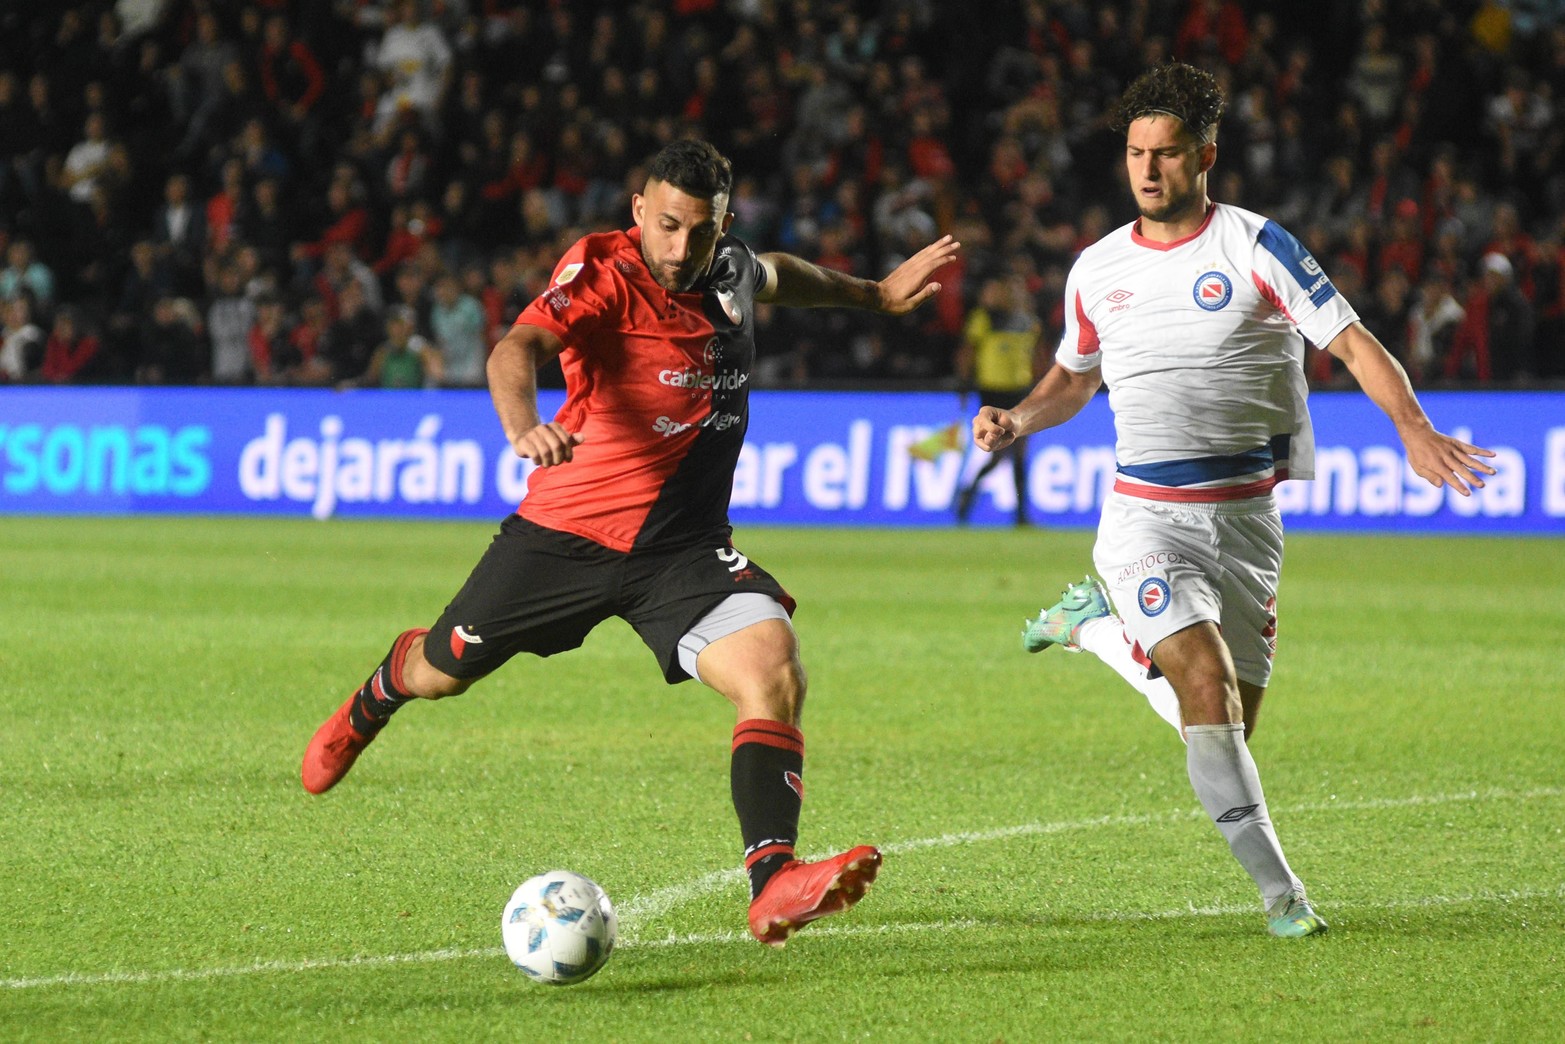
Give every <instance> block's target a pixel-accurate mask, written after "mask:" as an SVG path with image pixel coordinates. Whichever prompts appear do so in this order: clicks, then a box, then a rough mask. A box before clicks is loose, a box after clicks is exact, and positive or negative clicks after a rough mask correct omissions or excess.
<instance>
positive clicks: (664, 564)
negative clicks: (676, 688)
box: [424, 515, 794, 684]
mask: <svg viewBox="0 0 1565 1044" xmlns="http://www.w3.org/2000/svg"><path fill="white" fill-rule="evenodd" d="M745 591H754V592H758V593H760V594H765V595H769V596H771V597H772V598H774V599H776V600H777V601H778V602H779V603H780V604H781V605H782V606H783V607H784V608H785V609H787V611H788V613H789V614H790V615H791V614H792V613H793V609H794V602H793V599H792V598H790V597H788V593H787V592H786V591H784V590H783V588H782V586H781V585H780V584H778V582H777V581H776V580H774V579H773V578H772V576H771V574H770V573H768V572H767V571H766V570H764V569H762V568H761V567H760V566H758V565H756V564H755V563H754V562H752V561H750V560H749V558H747V557H746V556H745V555H744V554H742V553H741V552H739V551H737V550H736V549H735V548H734V547H733V546H732V545H731V544H730V543H729V542H728V541H727V540H726V539H721V538H714V539H712V540H710V541H706V542H701V543H694V544H691V545H688V546H685V547H680V548H676V549H673V550H669V551H632V552H628V553H627V552H623V551H615V550H612V549H610V548H606V547H604V546H603V545H602V544H598V543H594V542H593V541H591V540H588V539H586V538H585V537H579V536H576V535H574V534H572V533H563V532H560V531H559V530H555V529H548V528H546V527H544V526H540V525H537V524H536V523H533V522H529V521H528V520H526V519H524V518H522V517H521V516H519V515H511V516H510V517H509V518H507V519H506V520H505V521H504V522H503V523H501V525H500V532H499V533H497V534H495V538H494V540H493V541H492V542H491V543H490V545H489V549H488V550H487V551H485V552H484V555H483V557H482V558H481V559H479V561H478V565H477V566H475V567H474V568H473V572H472V574H471V575H469V576H468V578H467V583H465V584H463V585H462V589H461V590H460V591H458V592H457V595H456V597H455V598H454V599H452V601H451V604H450V605H448V606H446V609H445V612H443V613H441V614H440V619H439V620H438V621H436V623H435V626H434V627H432V628H430V631H429V636H428V637H427V638H426V639H425V640H424V656H425V658H427V659H428V660H429V662H430V663H431V664H433V665H434V666H435V667H436V668H437V669H439V670H442V671H444V672H445V673H447V674H449V675H451V676H452V677H454V678H468V679H474V678H481V677H483V676H484V675H486V674H489V673H490V672H491V671H493V670H495V669H496V668H498V667H499V666H500V665H501V664H503V663H505V661H507V660H509V659H510V658H511V657H513V656H515V655H516V654H517V653H522V652H527V653H532V654H534V655H535V656H553V655H554V654H555V653H558V652H565V651H567V650H569V649H575V648H577V647H578V646H580V645H581V643H582V642H583V641H584V640H585V639H586V637H587V633H588V632H589V631H591V630H592V629H593V628H594V627H596V626H597V625H598V624H600V623H602V622H603V621H604V620H607V619H609V618H610V617H612V616H617V617H620V618H621V619H623V620H625V621H626V622H627V623H629V624H630V625H631V627H633V628H635V630H636V633H637V634H638V635H640V636H641V640H642V641H643V642H645V643H646V645H647V648H649V649H651V650H652V652H653V654H654V655H655V656H657V659H658V664H659V665H660V666H661V667H662V668H663V677H664V678H666V679H667V680H668V682H669V684H674V683H675V682H681V681H684V680H685V679H687V678H688V677H690V676H689V675H688V674H686V673H685V670H684V668H683V667H681V666H680V665H679V640H680V639H681V638H683V637H684V636H685V633H686V632H687V631H689V630H690V628H691V627H692V626H694V624H695V623H696V621H698V620H700V619H701V617H703V616H705V615H706V614H707V613H708V612H709V611H710V610H711V609H713V608H714V607H715V606H717V605H718V603H720V602H722V601H723V599H725V598H727V597H728V596H729V595H731V594H739V593H741V592H745Z"/></svg>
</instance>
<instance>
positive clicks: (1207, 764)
mask: <svg viewBox="0 0 1565 1044" xmlns="http://www.w3.org/2000/svg"><path fill="white" fill-rule="evenodd" d="M1185 742H1186V743H1187V744H1188V745H1189V750H1188V751H1187V752H1186V755H1185V763H1186V766H1187V767H1188V768H1189V770H1190V784H1191V786H1193V787H1195V793H1196V797H1198V798H1200V799H1201V807H1202V808H1204V809H1206V814H1207V815H1209V816H1211V817H1212V821H1213V822H1215V823H1216V824H1217V829H1218V830H1221V831H1222V833H1223V837H1224V838H1226V839H1227V840H1228V848H1229V850H1230V851H1232V852H1233V854H1234V858H1235V859H1237V860H1239V865H1240V866H1242V867H1244V869H1245V872H1246V873H1248V874H1249V875H1250V877H1251V878H1253V879H1254V881H1255V884H1256V887H1258V888H1259V889H1260V890H1261V901H1262V902H1263V903H1265V904H1266V908H1267V909H1268V910H1269V909H1271V906H1272V904H1273V903H1275V902H1276V901H1277V900H1278V899H1281V898H1282V897H1283V896H1285V895H1288V894H1290V893H1291V894H1295V895H1303V894H1304V885H1303V884H1302V883H1300V881H1299V879H1298V878H1297V877H1295V876H1294V875H1293V871H1292V870H1290V869H1289V868H1288V860H1287V859H1286V858H1284V857H1283V854H1282V845H1281V844H1280V843H1279V842H1278V841H1277V832H1276V831H1275V830H1273V829H1272V820H1271V815H1270V813H1268V812H1267V811H1266V796H1265V795H1264V794H1263V793H1261V777H1260V774H1259V773H1257V772H1256V770H1255V761H1254V759H1253V758H1251V757H1250V748H1249V747H1248V746H1247V745H1246V744H1245V742H1244V726H1243V725H1242V724H1233V725H1188V726H1186V727H1185Z"/></svg>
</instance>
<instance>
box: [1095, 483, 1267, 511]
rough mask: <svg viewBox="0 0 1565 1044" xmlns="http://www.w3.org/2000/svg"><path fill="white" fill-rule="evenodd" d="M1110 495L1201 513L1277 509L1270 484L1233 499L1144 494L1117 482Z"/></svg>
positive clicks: (1139, 502) (1146, 504)
mask: <svg viewBox="0 0 1565 1044" xmlns="http://www.w3.org/2000/svg"><path fill="white" fill-rule="evenodd" d="M1138 489H1139V487H1138ZM1192 492H1193V491H1192ZM1109 496H1110V497H1111V498H1113V499H1116V500H1119V501H1121V502H1123V503H1126V504H1141V505H1144V506H1150V505H1153V504H1158V505H1166V506H1168V507H1177V508H1178V509H1179V510H1181V511H1191V512H1194V513H1196V514H1200V515H1264V514H1268V513H1271V512H1275V511H1276V510H1277V498H1276V497H1275V496H1273V495H1272V491H1271V487H1270V486H1268V487H1267V488H1266V489H1264V490H1262V491H1261V492H1259V493H1256V494H1254V495H1251V496H1245V497H1238V498H1235V499H1233V500H1183V499H1181V500H1175V499H1172V498H1163V497H1148V496H1143V495H1141V494H1140V493H1139V492H1136V491H1127V490H1124V489H1121V488H1120V483H1118V482H1116V483H1114V491H1113V492H1112V493H1110V494H1109Z"/></svg>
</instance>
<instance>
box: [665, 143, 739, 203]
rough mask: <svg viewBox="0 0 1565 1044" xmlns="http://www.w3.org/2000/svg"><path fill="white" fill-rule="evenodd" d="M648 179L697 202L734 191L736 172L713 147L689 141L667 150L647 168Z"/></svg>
mask: <svg viewBox="0 0 1565 1044" xmlns="http://www.w3.org/2000/svg"><path fill="white" fill-rule="evenodd" d="M647 177H648V178H649V179H650V180H653V181H666V182H668V183H669V184H670V185H672V186H674V187H675V188H677V189H678V190H679V191H681V192H683V193H685V194H686V195H690V196H694V197H695V198H696V199H716V198H717V197H718V196H724V197H726V196H728V194H729V191H730V190H731V189H732V188H733V183H734V169H733V165H732V164H730V163H729V162H728V158H727V157H725V156H724V155H723V154H722V153H721V152H718V151H717V149H716V147H714V146H713V145H711V144H710V143H708V142H704V141H696V140H693V139H688V138H687V139H681V140H679V141H671V142H669V143H668V144H667V145H665V146H663V148H662V149H661V150H659V152H658V154H657V155H656V156H653V157H652V162H651V163H649V164H648V165H647Z"/></svg>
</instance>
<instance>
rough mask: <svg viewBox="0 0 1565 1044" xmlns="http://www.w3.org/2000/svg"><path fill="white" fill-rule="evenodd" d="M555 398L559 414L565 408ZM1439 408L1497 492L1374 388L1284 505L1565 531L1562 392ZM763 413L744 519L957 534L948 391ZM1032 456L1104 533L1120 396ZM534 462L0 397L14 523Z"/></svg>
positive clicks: (1342, 515) (1330, 517)
mask: <svg viewBox="0 0 1565 1044" xmlns="http://www.w3.org/2000/svg"><path fill="white" fill-rule="evenodd" d="M540 398H541V400H542V401H541V403H540V405H541V406H542V408H543V409H544V411H545V413H546V414H548V413H550V412H552V411H553V410H554V409H556V408H557V407H558V406H559V403H560V401H561V400H560V393H558V392H544V393H543V394H542V395H541V397H540ZM1421 400H1422V401H1423V403H1424V406H1425V408H1426V410H1427V411H1428V412H1429V414H1430V416H1431V418H1432V419H1433V420H1434V422H1435V425H1436V426H1437V427H1439V428H1441V429H1442V430H1444V431H1446V432H1449V433H1452V434H1455V435H1458V436H1460V437H1462V438H1467V439H1469V440H1470V441H1473V442H1476V443H1477V444H1479V445H1484V446H1488V447H1490V448H1491V449H1494V450H1496V451H1497V452H1498V454H1499V456H1498V457H1497V458H1496V461H1495V464H1496V466H1497V467H1498V468H1499V474H1498V475H1497V476H1495V477H1494V478H1493V479H1491V480H1490V481H1489V483H1488V485H1487V488H1485V489H1484V490H1482V491H1480V492H1479V493H1478V495H1477V496H1475V497H1472V498H1463V497H1460V496H1457V495H1456V494H1454V493H1452V492H1450V491H1448V490H1440V489H1434V488H1432V487H1430V486H1428V485H1427V484H1426V483H1424V482H1423V481H1422V480H1420V479H1418V478H1417V477H1416V476H1414V475H1413V474H1412V472H1411V470H1410V469H1409V468H1408V466H1407V462H1406V460H1405V458H1404V457H1403V455H1402V448H1401V444H1400V443H1399V442H1398V441H1397V438H1396V433H1395V431H1394V430H1393V429H1392V426H1391V424H1390V422H1389V421H1388V420H1387V419H1386V418H1385V417H1384V416H1383V415H1382V414H1381V413H1380V412H1379V411H1378V410H1377V409H1376V408H1375V407H1374V405H1373V404H1371V403H1370V402H1369V401H1368V400H1367V399H1366V398H1365V397H1364V396H1363V395H1360V394H1357V393H1349V392H1328V393H1318V394H1316V395H1314V396H1313V397H1312V398H1311V400H1310V407H1311V413H1312V415H1313V416H1314V420H1315V435H1316V442H1317V446H1318V448H1317V452H1316V458H1317V460H1316V474H1317V478H1316V479H1315V480H1313V481H1310V482H1300V481H1293V482H1287V483H1284V484H1283V485H1281V486H1279V487H1278V490H1277V495H1278V499H1279V502H1280V504H1281V506H1282V510H1283V512H1284V513H1285V515H1286V516H1287V517H1288V524H1289V527H1290V528H1291V529H1294V530H1305V529H1327V530H1383V531H1397V532H1444V533H1495V534H1498V533H1512V534H1513V533H1539V534H1553V535H1565V393H1558V392H1490V393H1482V392H1426V393H1424V394H1423V395H1422V396H1421ZM750 405H751V423H750V428H749V432H748V434H747V437H746V441H745V447H744V451H743V453H742V454H741V457H740V460H739V467H738V469H737V471H736V473H735V476H734V490H733V511H732V514H733V518H734V521H735V522H736V523H739V524H745V523H750V524H779V525H876V526H906V525H943V524H948V523H950V522H951V521H952V514H951V505H952V502H953V500H954V497H955V494H956V491H957V489H959V488H960V486H961V484H962V483H963V481H964V480H966V479H967V477H968V476H971V475H972V474H974V473H975V472H976V471H977V469H978V468H979V467H980V466H981V465H982V463H983V456H982V455H981V454H979V453H977V452H976V451H974V450H972V449H971V448H970V447H969V448H966V449H958V450H952V451H949V452H937V453H935V454H933V459H929V460H925V459H920V458H919V457H917V456H915V455H914V454H913V453H910V452H909V449H910V447H913V446H914V445H915V444H917V443H920V442H921V441H924V440H926V439H928V438H929V436H931V435H932V434H936V433H939V432H940V431H941V430H942V429H952V428H953V426H954V434H956V435H957V436H958V438H959V441H961V442H962V443H964V444H965V442H966V432H967V419H968V417H969V413H970V405H971V404H970V403H964V401H963V400H962V398H961V397H960V396H958V395H957V394H955V393H952V392H908V393H901V392H810V391H756V392H754V393H752V395H751V398H750ZM936 441H938V440H936ZM1028 457H1029V460H1028V469H1027V475H1026V494H1027V498H1028V502H1029V506H1030V511H1031V514H1032V517H1033V519H1034V520H1035V521H1038V522H1040V523H1044V524H1049V525H1061V526H1090V525H1094V524H1095V523H1096V520H1097V511H1098V507H1099V505H1100V504H1101V503H1102V501H1103V497H1104V495H1105V494H1106V492H1107V490H1108V488H1109V487H1110V485H1111V484H1112V482H1113V474H1114V437H1113V422H1112V418H1111V417H1110V415H1109V411H1108V408H1107V402H1106V400H1105V399H1104V397H1103V396H1101V395H1100V396H1098V397H1096V398H1095V399H1093V401H1092V402H1091V403H1090V404H1089V405H1088V406H1087V408H1086V409H1085V410H1083V411H1082V414H1081V415H1080V416H1078V417H1077V418H1075V419H1074V420H1072V421H1071V422H1070V423H1069V424H1066V425H1064V426H1063V427H1060V428H1057V429H1054V430H1051V431H1048V432H1045V433H1043V434H1041V435H1038V436H1035V437H1033V439H1031V440H1030V445H1029V447H1028ZM530 469H531V465H530V463H529V462H527V461H524V460H521V459H519V458H517V457H516V456H515V455H514V454H513V453H511V451H510V448H509V446H508V445H507V444H506V441H505V438H504V436H503V435H502V434H501V432H500V426H499V424H498V422H497V421H496V419H495V416H494V412H493V409H492V408H491V406H490V404H489V398H488V396H487V395H486V394H485V393H483V392H478V391H439V392H437V391H409V392H393V391H352V392H335V391H328V390H268V389H213V388H205V389H201V388H38V387H14V388H0V513H11V514H22V513H28V514H247V515H299V516H311V515H313V516H314V517H316V518H323V519H324V518H331V517H348V518H353V517H419V518H452V519H458V518H462V519H498V518H500V517H501V516H503V515H505V514H506V513H507V512H509V511H510V510H512V509H513V508H514V507H515V506H516V503H517V502H518V501H519V500H520V499H521V498H522V497H523V496H524V495H525V493H526V488H527V475H528V473H529V471H530ZM1015 496H1016V492H1015V486H1014V482H1013V480H1012V477H1011V475H1010V472H1009V469H1007V468H1003V467H1002V468H997V469H996V470H995V471H994V472H992V473H991V474H990V475H989V476H988V477H987V478H986V479H985V481H984V483H983V485H982V487H981V489H980V494H979V497H978V501H977V506H976V509H975V511H974V515H973V520H974V522H975V523H978V524H983V523H986V522H995V523H999V522H1004V521H1006V520H1008V519H1009V518H1010V516H1011V513H1012V509H1013V508H1014V505H1015Z"/></svg>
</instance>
